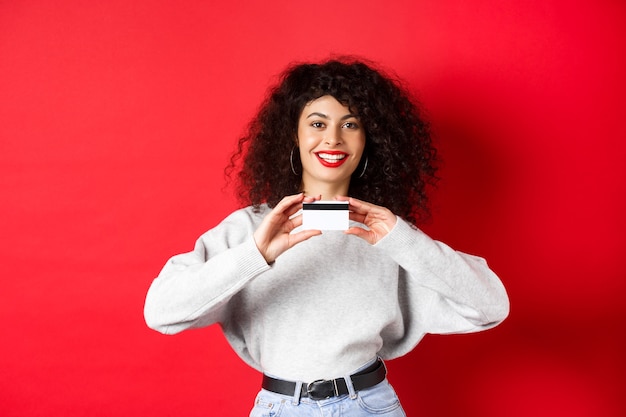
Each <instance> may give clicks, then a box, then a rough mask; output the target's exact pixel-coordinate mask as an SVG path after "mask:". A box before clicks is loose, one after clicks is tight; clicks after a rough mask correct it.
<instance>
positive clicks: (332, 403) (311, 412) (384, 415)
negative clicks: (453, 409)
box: [250, 379, 406, 417]
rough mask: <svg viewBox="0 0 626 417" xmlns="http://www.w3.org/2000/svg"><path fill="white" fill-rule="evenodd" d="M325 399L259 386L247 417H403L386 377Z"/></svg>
mask: <svg viewBox="0 0 626 417" xmlns="http://www.w3.org/2000/svg"><path fill="white" fill-rule="evenodd" d="M348 384H349V385H348V391H349V394H346V395H342V396H339V397H333V398H328V399H326V400H321V401H315V400H311V399H309V398H297V397H296V396H294V397H290V396H288V395H281V394H276V393H274V392H270V391H266V390H264V389H262V390H261V391H260V392H259V394H258V395H257V398H256V401H255V403H254V408H253V409H252V411H251V412H250V417H280V416H283V417H291V416H294V417H367V416H380V417H406V414H405V413H404V410H402V406H401V405H400V401H399V400H398V396H397V395H396V392H395V391H394V390H393V388H392V387H391V385H390V384H389V382H387V380H386V379H385V380H384V381H383V382H381V383H380V384H377V385H375V386H373V387H371V388H368V389H364V390H361V391H358V392H354V389H353V387H352V386H351V384H350V382H348Z"/></svg>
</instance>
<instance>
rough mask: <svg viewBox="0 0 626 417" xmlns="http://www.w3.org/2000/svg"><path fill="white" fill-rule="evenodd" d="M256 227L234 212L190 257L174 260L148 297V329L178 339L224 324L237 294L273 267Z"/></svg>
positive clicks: (196, 247) (200, 242)
mask: <svg viewBox="0 0 626 417" xmlns="http://www.w3.org/2000/svg"><path fill="white" fill-rule="evenodd" d="M252 223H253V222H252V221H251V220H250V216H249V215H247V213H244V212H243V211H239V212H235V213H234V214H233V215H231V216H229V217H228V218H227V219H225V220H224V221H223V222H222V223H221V224H220V225H218V226H217V227H215V228H214V229H211V230H209V231H208V232H206V233H205V234H204V235H202V236H201V237H200V238H199V239H198V240H197V241H196V244H195V248H194V250H193V251H192V252H188V253H183V254H180V255H176V256H173V257H172V258H170V259H169V260H168V261H167V263H166V264H165V266H164V267H163V269H162V270H161V272H160V274H159V275H158V277H157V278H156V279H155V280H154V281H153V282H152V284H151V286H150V288H149V290H148V294H147V296H146V301H145V305H144V318H145V320H146V324H147V325H148V327H150V328H152V329H154V330H157V331H159V332H161V333H164V334H174V333H178V332H181V331H183V330H185V329H189V328H196V327H204V326H208V325H210V324H213V323H216V322H220V321H221V319H222V312H223V311H224V308H225V306H226V305H227V303H228V301H229V300H230V299H231V298H232V297H233V295H235V294H236V293H237V292H238V291H239V290H241V288H243V287H244V286H245V285H246V283H248V282H249V281H250V280H252V279H253V278H254V277H256V276H258V275H259V274H261V273H263V272H264V271H266V270H268V269H269V268H270V266H269V265H268V264H267V262H266V261H265V259H264V258H263V255H261V253H260V252H259V250H258V249H257V247H256V244H255V242H254V239H253V238H252V234H253V232H254V225H253V224H252Z"/></svg>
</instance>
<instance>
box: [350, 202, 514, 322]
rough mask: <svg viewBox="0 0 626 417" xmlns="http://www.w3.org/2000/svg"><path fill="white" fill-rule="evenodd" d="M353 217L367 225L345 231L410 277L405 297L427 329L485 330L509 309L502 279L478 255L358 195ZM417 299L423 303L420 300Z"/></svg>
mask: <svg viewBox="0 0 626 417" xmlns="http://www.w3.org/2000/svg"><path fill="white" fill-rule="evenodd" d="M339 199H341V200H348V201H349V204H350V210H351V213H350V218H351V219H352V220H355V221H357V222H360V223H362V224H364V225H366V226H367V228H361V227H353V228H351V229H349V230H348V231H346V233H348V234H352V235H355V236H358V237H360V238H362V239H364V240H366V241H367V242H369V243H370V244H372V245H374V246H376V247H378V248H379V249H380V250H382V251H383V252H384V253H385V254H387V256H389V257H391V258H392V259H393V260H394V261H396V262H397V263H398V265H400V267H401V268H402V269H403V270H404V271H406V272H407V273H408V275H409V277H408V280H407V290H408V292H409V294H407V295H403V299H404V300H408V301H406V302H407V304H409V305H408V306H406V307H407V308H408V309H409V310H411V311H412V312H413V313H414V314H415V315H418V316H419V317H420V319H421V320H423V321H424V322H425V323H426V325H427V328H426V329H424V330H425V331H427V332H429V333H463V332H472V331H478V330H483V329H487V328H490V327H493V326H496V325H497V324H498V323H500V322H501V321H503V320H504V319H505V318H506V317H507V315H508V313H509V299H508V296H507V294H506V290H505V289H504V286H503V285H502V282H501V281H500V279H499V278H498V277H497V276H496V274H495V273H494V272H493V271H492V270H491V269H490V268H489V267H488V265H487V262H486V261H485V260H484V259H482V258H479V257H476V256H472V255H468V254H465V253H462V252H458V251H455V250H453V249H452V248H450V247H449V246H447V245H445V244H443V243H441V242H438V241H435V240H433V239H431V238H430V237H428V236H427V235H426V234H425V233H423V232H422V231H420V230H419V229H416V228H413V227H412V226H411V225H409V224H408V223H406V222H405V221H404V220H402V219H400V218H398V217H397V216H396V215H394V214H393V213H392V212H391V211H389V210H388V209H386V208H385V207H380V206H376V205H373V204H369V203H366V202H363V201H359V200H357V199H354V198H348V197H339ZM418 300H419V305H417V304H416V301H418Z"/></svg>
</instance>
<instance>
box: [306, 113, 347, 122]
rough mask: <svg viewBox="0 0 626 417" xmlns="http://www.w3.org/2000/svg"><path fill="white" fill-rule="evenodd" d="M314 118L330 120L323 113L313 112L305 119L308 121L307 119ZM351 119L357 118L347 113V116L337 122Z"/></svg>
mask: <svg viewBox="0 0 626 417" xmlns="http://www.w3.org/2000/svg"><path fill="white" fill-rule="evenodd" d="M314 116H317V117H321V118H322V119H328V120H330V117H328V115H326V114H324V113H319V112H313V113H311V114H309V115H308V116H307V117H306V118H307V119H309V118H311V117H314ZM353 117H354V118H355V119H358V117H357V116H356V115H355V114H352V113H349V114H346V115H345V116H342V117H341V118H340V119H339V120H346V119H351V118H353Z"/></svg>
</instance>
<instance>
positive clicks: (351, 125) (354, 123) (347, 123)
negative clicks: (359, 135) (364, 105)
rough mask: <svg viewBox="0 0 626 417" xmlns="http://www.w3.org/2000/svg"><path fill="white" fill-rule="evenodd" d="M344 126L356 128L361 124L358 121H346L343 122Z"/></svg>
mask: <svg viewBox="0 0 626 417" xmlns="http://www.w3.org/2000/svg"><path fill="white" fill-rule="evenodd" d="M343 127H345V128H347V129H353V130H354V129H358V128H359V124H358V123H356V122H346V123H344V124H343Z"/></svg>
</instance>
